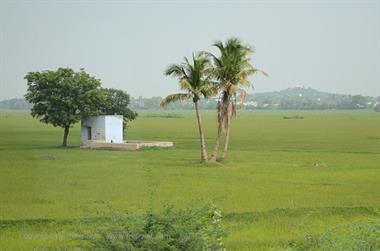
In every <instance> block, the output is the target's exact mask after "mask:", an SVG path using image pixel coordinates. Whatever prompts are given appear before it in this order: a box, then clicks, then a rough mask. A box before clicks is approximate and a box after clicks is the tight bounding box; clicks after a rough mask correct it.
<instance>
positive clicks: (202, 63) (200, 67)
mask: <svg viewBox="0 0 380 251" xmlns="http://www.w3.org/2000/svg"><path fill="white" fill-rule="evenodd" d="M210 70H211V68H210V62H209V60H208V58H207V57H205V56H204V55H202V54H198V55H196V56H194V54H193V57H192V62H191V63H190V62H189V60H188V59H187V58H186V57H185V58H184V62H183V63H182V64H172V65H170V66H169V67H168V68H167V69H166V71H165V75H167V76H173V77H177V78H178V83H179V87H180V89H181V90H182V91H185V92H184V93H183V92H182V93H175V94H170V95H168V96H167V97H166V98H164V99H163V100H161V103H160V106H161V107H164V106H166V105H167V104H170V103H173V102H176V101H183V100H186V99H192V101H193V103H194V108H195V112H196V118H197V123H198V130H199V138H200V150H201V161H202V162H207V161H208V156H207V151H206V142H205V136H204V129H203V124H202V116H201V114H200V111H199V101H200V98H201V97H204V98H208V97H210V96H212V95H215V93H216V92H217V90H218V89H217V88H215V87H214V86H212V85H211V81H210V75H209V74H208V73H209V71H210Z"/></svg>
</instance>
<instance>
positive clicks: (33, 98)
mask: <svg viewBox="0 0 380 251" xmlns="http://www.w3.org/2000/svg"><path fill="white" fill-rule="evenodd" d="M25 79H26V80H27V84H28V89H27V93H26V95H25V99H26V100H27V101H28V102H29V103H31V104H32V109H31V114H32V116H33V117H36V118H39V119H40V121H41V122H43V123H46V124H52V125H53V126H56V127H62V128H64V129H65V130H64V136H63V143H62V146H63V147H65V146H67V136H68V134H69V128H70V127H71V126H72V125H73V124H75V123H77V122H79V121H80V119H81V118H82V117H88V116H92V115H99V114H118V115H123V116H124V122H126V121H130V120H133V119H135V118H136V116H137V114H136V113H135V112H133V111H131V110H130V109H129V108H128V107H127V106H128V104H129V95H128V94H127V93H125V92H123V91H121V90H116V89H103V88H101V86H100V85H101V83H100V80H99V79H96V78H95V77H93V76H90V75H89V74H88V73H86V72H85V71H84V70H83V69H81V70H80V71H79V72H75V71H74V70H72V69H70V68H58V69H57V70H55V71H39V72H29V73H28V74H27V75H26V76H25Z"/></svg>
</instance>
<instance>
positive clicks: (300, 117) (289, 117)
mask: <svg viewBox="0 0 380 251" xmlns="http://www.w3.org/2000/svg"><path fill="white" fill-rule="evenodd" d="M282 118H283V119H304V118H305V117H304V116H298V115H295V116H284V117H282Z"/></svg>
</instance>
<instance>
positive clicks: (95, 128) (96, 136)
mask: <svg viewBox="0 0 380 251" xmlns="http://www.w3.org/2000/svg"><path fill="white" fill-rule="evenodd" d="M81 124H82V128H81V132H82V144H84V143H86V141H87V138H88V135H87V127H91V136H92V138H91V139H92V140H102V141H104V140H105V139H106V137H105V135H106V133H105V116H95V117H89V118H86V119H82V123H81Z"/></svg>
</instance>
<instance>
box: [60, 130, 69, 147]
mask: <svg viewBox="0 0 380 251" xmlns="http://www.w3.org/2000/svg"><path fill="white" fill-rule="evenodd" d="M69 130H70V127H69V126H65V131H64V133H63V142H62V147H66V146H67V136H68V135H69Z"/></svg>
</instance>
